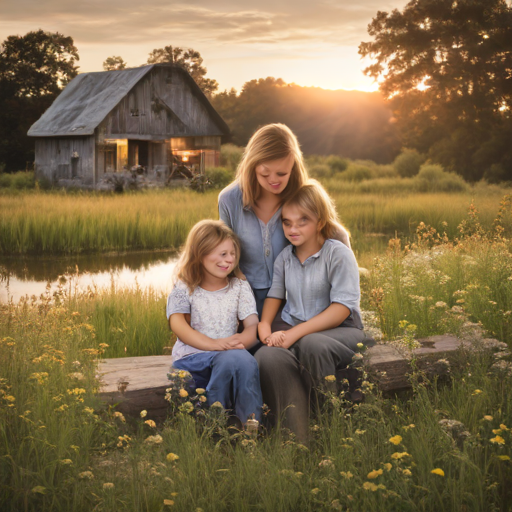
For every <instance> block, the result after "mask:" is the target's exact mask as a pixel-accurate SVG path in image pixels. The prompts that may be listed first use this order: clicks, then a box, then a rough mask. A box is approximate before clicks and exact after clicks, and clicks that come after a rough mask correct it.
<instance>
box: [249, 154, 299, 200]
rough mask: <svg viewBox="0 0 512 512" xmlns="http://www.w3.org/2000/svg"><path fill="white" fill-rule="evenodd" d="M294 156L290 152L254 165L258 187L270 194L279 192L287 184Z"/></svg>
mask: <svg viewBox="0 0 512 512" xmlns="http://www.w3.org/2000/svg"><path fill="white" fill-rule="evenodd" d="M294 163H295V158H294V156H293V155H292V154H290V155H288V156H285V157H284V158H279V159H278V160H269V161H268V162H263V163H261V164H259V165H257V166H256V169H255V171H256V179H257V180H258V183H259V185H260V187H261V188H262V189H263V190H264V191H266V192H270V193H271V194H275V195H277V194H280V193H281V192H282V191H283V190H284V189H285V188H286V185H288V181H289V180H290V175H291V173H292V168H293V164H294Z"/></svg>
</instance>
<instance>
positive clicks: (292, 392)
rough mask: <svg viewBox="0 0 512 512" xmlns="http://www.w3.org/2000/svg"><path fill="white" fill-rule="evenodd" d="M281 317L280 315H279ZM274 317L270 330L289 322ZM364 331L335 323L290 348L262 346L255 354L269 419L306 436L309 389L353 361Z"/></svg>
mask: <svg viewBox="0 0 512 512" xmlns="http://www.w3.org/2000/svg"><path fill="white" fill-rule="evenodd" d="M279 320H280V319H279ZM279 320H278V319H276V322H274V324H273V326H272V331H275V330H286V329H289V328H290V327H291V326H289V325H288V324H286V323H285V322H283V321H282V320H280V321H279ZM365 340H366V336H365V334H364V331H361V330H360V329H357V328H355V327H336V328H334V329H329V330H327V331H322V332H318V333H313V334H308V335H307V336H304V337H303V338H301V339H300V340H298V341H297V342H296V343H295V344H294V345H292V346H291V347H290V349H288V350H287V349H283V348H278V347H267V346H263V347H261V348H260V349H259V350H258V351H257V352H256V354H255V355H254V357H255V358H256V360H257V361H258V366H259V370H260V382H261V391H262V394H263V402H264V403H266V404H267V405H268V406H269V408H270V411H271V414H272V418H271V423H272V422H273V423H275V424H276V423H279V422H281V423H280V424H281V425H282V426H284V427H286V428H288V429H290V430H291V431H292V432H294V433H295V434H296V436H297V437H298V438H299V439H300V440H302V441H305V440H307V437H308V427H309V412H310V402H311V396H312V390H313V388H314V387H318V386H320V385H321V384H322V383H323V382H325V380H324V379H325V377H326V376H328V375H335V374H336V370H337V369H341V368H344V367H346V366H347V365H348V364H350V362H351V361H352V356H353V355H354V353H355V352H356V350H357V344H358V343H365Z"/></svg>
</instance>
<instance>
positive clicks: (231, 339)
mask: <svg viewBox="0 0 512 512" xmlns="http://www.w3.org/2000/svg"><path fill="white" fill-rule="evenodd" d="M215 341H216V345H217V347H216V348H217V350H233V349H245V346H244V344H243V343H242V342H241V340H240V335H239V334H233V336H228V337H227V338H219V339H218V340H215Z"/></svg>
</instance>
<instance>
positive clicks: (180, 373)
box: [178, 370, 190, 379]
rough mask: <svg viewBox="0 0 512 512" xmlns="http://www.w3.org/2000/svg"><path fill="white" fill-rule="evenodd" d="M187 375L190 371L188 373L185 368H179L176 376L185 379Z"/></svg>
mask: <svg viewBox="0 0 512 512" xmlns="http://www.w3.org/2000/svg"><path fill="white" fill-rule="evenodd" d="M189 375H190V373H188V372H187V371H186V370H180V371H179V372H178V377H179V378H180V379H186V378H187V377H188V376H189Z"/></svg>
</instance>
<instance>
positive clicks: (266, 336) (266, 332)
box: [258, 322, 296, 348]
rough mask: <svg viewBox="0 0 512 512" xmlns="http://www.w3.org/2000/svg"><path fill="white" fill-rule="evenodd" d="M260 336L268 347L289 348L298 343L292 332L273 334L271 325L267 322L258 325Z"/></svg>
mask: <svg viewBox="0 0 512 512" xmlns="http://www.w3.org/2000/svg"><path fill="white" fill-rule="evenodd" d="M258 334H259V337H260V340H261V342H262V343H263V344H264V345H267V346H268V347H282V348H289V347H290V346H291V345H293V343H294V342H295V341H296V340H295V339H293V338H294V336H293V333H292V332H291V330H290V331H275V332H272V330H271V328H270V325H269V324H268V323H266V322H260V323H259V324H258Z"/></svg>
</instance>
